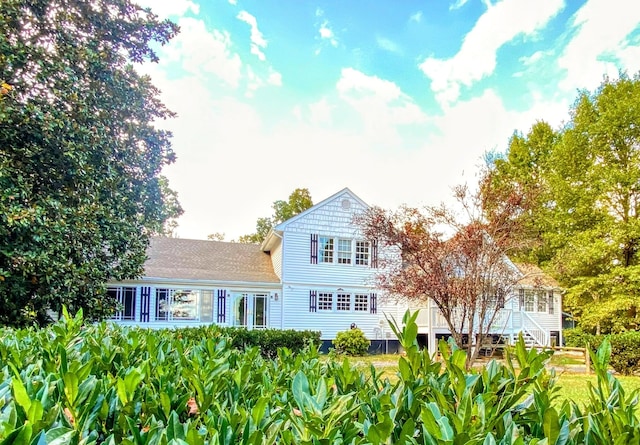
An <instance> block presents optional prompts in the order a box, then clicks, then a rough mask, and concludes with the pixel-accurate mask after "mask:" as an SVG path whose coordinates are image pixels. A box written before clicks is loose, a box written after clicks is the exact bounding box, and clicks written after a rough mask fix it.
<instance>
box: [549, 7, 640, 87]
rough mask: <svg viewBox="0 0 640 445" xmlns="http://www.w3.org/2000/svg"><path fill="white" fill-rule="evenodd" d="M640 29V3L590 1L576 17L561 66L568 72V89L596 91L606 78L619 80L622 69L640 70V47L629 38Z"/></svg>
mask: <svg viewBox="0 0 640 445" xmlns="http://www.w3.org/2000/svg"><path fill="white" fill-rule="evenodd" d="M638 26H640V2H635V1H634V2H630V1H627V0H589V1H587V3H585V5H584V6H582V8H580V10H578V12H577V13H576V14H575V15H574V16H573V18H572V29H571V32H572V33H573V38H572V39H571V41H570V42H569V43H568V44H567V46H566V47H565V49H564V51H563V52H562V54H561V56H560V58H559V59H558V65H559V66H560V68H562V69H564V70H566V77H565V78H564V80H562V81H561V82H560V87H561V88H563V89H564V90H574V89H575V88H589V89H592V88H595V87H596V86H597V85H598V84H599V83H600V82H601V81H602V76H603V75H609V76H611V77H614V78H615V77H617V74H618V67H619V66H620V67H621V68H623V69H624V68H627V69H629V70H630V71H632V72H633V71H636V70H638V69H639V68H640V60H639V58H638V57H637V55H638V47H637V46H633V45H631V44H630V43H629V42H628V41H627V40H626V38H627V36H628V35H629V34H630V33H631V32H633V31H634V30H636V29H638Z"/></svg>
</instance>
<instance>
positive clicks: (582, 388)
mask: <svg viewBox="0 0 640 445" xmlns="http://www.w3.org/2000/svg"><path fill="white" fill-rule="evenodd" d="M349 361H350V362H351V363H352V364H354V365H357V366H358V367H360V368H362V369H363V370H368V369H369V367H370V365H373V366H375V368H376V370H377V371H378V372H381V373H383V374H382V375H383V377H388V378H389V380H391V381H392V382H393V381H396V380H397V376H396V373H397V371H398V355H395V354H381V355H368V356H364V357H350V358H349ZM575 365H578V366H579V365H584V360H582V359H580V358H579V357H575V356H567V355H561V354H557V355H555V356H553V357H552V359H551V361H550V366H553V367H554V368H556V374H557V376H558V384H557V385H558V387H560V390H559V392H558V395H559V398H558V400H557V401H558V403H561V402H562V401H563V400H564V399H571V400H573V401H574V402H576V403H578V404H582V403H584V402H586V401H587V400H588V399H589V390H588V385H587V382H591V383H592V384H595V382H596V377H595V375H593V374H591V375H585V374H584V373H577V372H574V371H570V370H567V369H568V368H569V367H571V366H575ZM616 378H617V379H618V380H620V382H621V383H622V386H623V388H624V389H625V391H627V392H631V391H633V390H635V389H638V388H640V377H638V376H619V375H618V376H616Z"/></svg>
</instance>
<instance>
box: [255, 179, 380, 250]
mask: <svg viewBox="0 0 640 445" xmlns="http://www.w3.org/2000/svg"><path fill="white" fill-rule="evenodd" d="M344 194H348V195H349V197H350V198H351V199H353V200H354V201H356V202H358V203H359V204H360V205H361V206H362V207H365V208H368V207H369V204H367V203H366V202H364V201H363V200H362V199H360V198H359V197H358V196H357V195H356V194H355V193H353V192H352V191H351V190H350V189H349V187H345V188H343V189H342V190H340V191H339V192H337V193H334V194H333V195H331V196H329V197H328V198H326V199H323V200H322V201H320V202H319V203H317V204H314V205H312V206H311V207H309V208H308V209H307V210H305V211H304V212H300V213H298V214H297V215H295V216H293V217H291V218H289V219H288V220H286V221H283V222H281V223H280V224H278V225H277V226H275V227H273V228H271V229H269V233H267V236H266V237H265V239H264V240H263V241H262V244H261V245H260V248H261V249H262V250H263V251H264V252H269V251H271V249H272V248H273V247H274V246H275V245H276V244H277V243H278V240H280V239H281V238H282V237H281V236H280V235H281V234H282V232H283V230H284V229H285V228H286V227H287V226H288V225H289V224H291V223H293V222H295V221H298V220H299V219H300V218H304V217H305V216H306V215H308V214H309V213H311V212H313V211H314V210H316V209H318V208H319V207H322V206H323V205H325V204H326V203H328V202H331V201H332V200H334V199H335V198H337V197H338V196H341V195H344Z"/></svg>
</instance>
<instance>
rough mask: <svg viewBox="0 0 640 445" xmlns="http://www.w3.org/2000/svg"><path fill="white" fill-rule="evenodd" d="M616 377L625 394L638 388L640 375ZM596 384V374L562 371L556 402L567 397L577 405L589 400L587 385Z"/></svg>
mask: <svg viewBox="0 0 640 445" xmlns="http://www.w3.org/2000/svg"><path fill="white" fill-rule="evenodd" d="M616 378H617V379H618V380H619V381H620V383H622V387H623V388H624V390H625V392H626V394H629V393H630V392H631V391H633V390H635V389H640V377H637V376H622V375H616ZM589 382H591V384H592V385H595V384H596V376H595V375H593V374H591V375H585V374H577V373H571V372H564V373H562V374H560V375H559V378H558V384H557V386H559V387H560V390H559V391H558V402H559V403H562V401H564V400H566V399H569V400H573V401H574V402H576V403H577V404H578V405H582V404H584V403H585V402H587V401H588V400H589V389H588V388H589V386H588V383H589Z"/></svg>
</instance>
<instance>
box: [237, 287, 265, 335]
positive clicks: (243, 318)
mask: <svg viewBox="0 0 640 445" xmlns="http://www.w3.org/2000/svg"><path fill="white" fill-rule="evenodd" d="M268 301H269V296H268V294H249V293H242V294H235V295H234V298H233V325H234V326H240V327H246V328H247V329H264V328H266V327H267V308H268Z"/></svg>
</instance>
